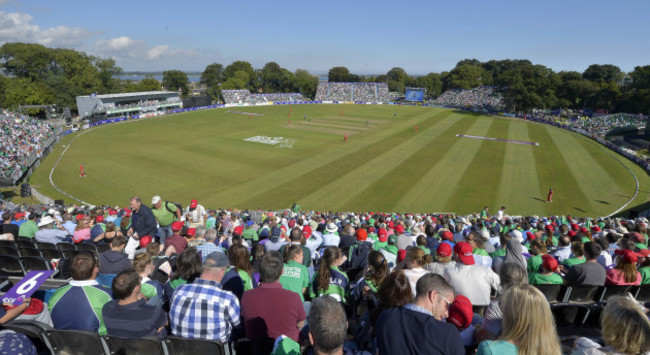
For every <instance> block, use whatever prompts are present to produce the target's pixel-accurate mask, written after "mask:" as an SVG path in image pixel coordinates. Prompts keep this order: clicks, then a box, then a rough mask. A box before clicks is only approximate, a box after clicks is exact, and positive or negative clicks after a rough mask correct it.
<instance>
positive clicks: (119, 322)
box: [102, 269, 167, 339]
mask: <svg viewBox="0 0 650 355" xmlns="http://www.w3.org/2000/svg"><path fill="white" fill-rule="evenodd" d="M112 290H113V294H114V295H115V299H114V300H113V301H110V302H108V303H106V304H105V305H104V308H103V309H102V317H103V319H104V322H105V323H106V331H107V333H108V335H110V336H114V337H120V338H145V337H149V336H158V337H159V338H161V339H162V338H165V337H166V336H167V332H166V330H165V326H166V325H167V314H166V313H165V312H164V311H163V310H162V308H160V307H158V306H152V305H148V304H147V299H146V298H145V297H144V296H143V294H142V292H141V285H140V275H138V273H137V272H136V271H135V270H133V269H128V270H124V271H122V272H120V273H119V274H118V275H117V276H116V277H115V279H113V285H112Z"/></svg>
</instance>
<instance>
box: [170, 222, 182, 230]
mask: <svg viewBox="0 0 650 355" xmlns="http://www.w3.org/2000/svg"><path fill="white" fill-rule="evenodd" d="M181 229H183V222H181V221H175V222H172V231H174V232H178V231H179V230H181Z"/></svg>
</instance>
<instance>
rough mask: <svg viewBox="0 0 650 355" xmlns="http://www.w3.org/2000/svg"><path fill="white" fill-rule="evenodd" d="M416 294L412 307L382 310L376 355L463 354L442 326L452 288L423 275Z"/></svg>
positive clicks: (457, 339) (455, 337) (460, 345)
mask: <svg viewBox="0 0 650 355" xmlns="http://www.w3.org/2000/svg"><path fill="white" fill-rule="evenodd" d="M461 243H463V242H461ZM459 244H460V243H459ZM467 246H468V247H469V244H467ZM469 257H471V250H470V255H469ZM416 290H417V296H416V297H415V301H414V302H413V303H409V304H407V305H405V306H403V307H399V308H391V309H388V310H385V311H384V312H382V314H381V315H380V316H379V319H378V320H377V327H376V334H377V347H378V349H379V353H380V354H459V355H460V354H465V348H464V347H463V342H462V340H461V338H460V334H459V333H458V331H457V330H456V327H455V326H453V325H451V324H449V323H446V322H442V319H444V318H447V317H448V316H449V314H448V311H449V306H450V305H451V302H453V300H454V289H453V288H452V287H451V285H449V284H448V283H447V282H446V281H445V280H444V279H443V278H442V277H441V276H440V275H436V274H426V275H424V276H422V277H421V278H420V280H419V281H418V283H417V285H416ZM310 324H311V323H310ZM414 329H417V331H413V330H414Z"/></svg>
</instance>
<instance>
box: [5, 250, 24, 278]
mask: <svg viewBox="0 0 650 355" xmlns="http://www.w3.org/2000/svg"><path fill="white" fill-rule="evenodd" d="M0 271H1V272H2V273H3V274H4V275H6V276H21V277H22V276H25V269H24V268H23V264H21V263H20V258H19V257H18V256H13V255H0Z"/></svg>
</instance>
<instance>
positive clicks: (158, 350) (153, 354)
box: [102, 336, 165, 355]
mask: <svg viewBox="0 0 650 355" xmlns="http://www.w3.org/2000/svg"><path fill="white" fill-rule="evenodd" d="M102 339H103V340H104V342H105V343H106V346H107V347H108V351H109V353H110V354H111V355H130V354H147V355H149V354H150V355H158V354H159V355H163V354H165V352H164V349H163V345H162V342H161V341H160V340H159V339H157V338H140V339H124V338H117V337H112V336H104V337H102Z"/></svg>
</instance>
